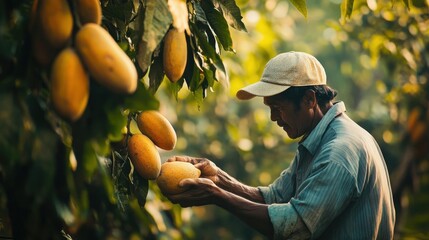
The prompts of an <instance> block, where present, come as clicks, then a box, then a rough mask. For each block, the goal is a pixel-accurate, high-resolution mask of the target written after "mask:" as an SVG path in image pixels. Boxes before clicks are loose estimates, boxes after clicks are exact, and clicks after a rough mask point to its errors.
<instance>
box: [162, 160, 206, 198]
mask: <svg viewBox="0 0 429 240" xmlns="http://www.w3.org/2000/svg"><path fill="white" fill-rule="evenodd" d="M200 175H201V171H200V170H199V169H198V168H196V167H194V165H192V164H191V163H188V162H178V161H176V162H165V163H163V164H162V165H161V172H160V174H159V176H158V178H157V179H156V183H157V185H158V187H159V189H161V191H162V192H163V193H164V194H178V193H181V192H183V191H185V190H186V188H184V187H180V186H179V183H180V181H182V180H183V179H185V178H199V177H200Z"/></svg>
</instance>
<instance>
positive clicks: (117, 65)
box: [75, 23, 138, 94]
mask: <svg viewBox="0 0 429 240" xmlns="http://www.w3.org/2000/svg"><path fill="white" fill-rule="evenodd" d="M75 45H76V50H77V51H78V53H79V55H80V57H81V59H82V61H83V62H84V63H85V65H86V67H87V69H88V71H89V73H90V75H91V76H92V77H93V78H94V79H95V80H96V81H97V82H98V83H99V84H101V85H102V86H104V87H106V88H108V89H110V90H111V91H112V92H115V93H121V94H131V93H133V92H135V90H136V89H137V81H138V77H137V70H136V68H135V66H134V64H133V62H132V61H131V59H130V58H129V57H128V56H127V54H126V53H125V52H124V51H123V50H122V49H121V48H120V47H119V45H118V44H117V43H116V42H115V40H114V39H113V38H112V36H111V35H110V34H109V32H107V31H106V30H105V29H104V28H102V27H101V26H100V25H98V24H95V23H87V24H85V25H83V26H82V28H81V29H80V30H79V31H78V32H77V34H76V38H75Z"/></svg>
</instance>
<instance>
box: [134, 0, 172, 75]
mask: <svg viewBox="0 0 429 240" xmlns="http://www.w3.org/2000/svg"><path fill="white" fill-rule="evenodd" d="M172 21H173V20H172V17H171V14H170V12H169V11H168V6H167V1H145V7H144V8H143V7H142V6H141V7H140V9H139V11H138V17H137V22H136V24H137V29H138V30H137V31H138V32H139V33H140V34H139V36H140V39H139V40H138V41H137V42H138V46H137V57H136V58H137V62H138V64H139V66H140V68H141V70H142V71H143V72H146V71H147V69H148V68H149V66H150V65H151V63H152V53H153V51H154V50H155V49H156V48H157V47H158V45H159V43H160V42H161V41H162V39H163V38H164V35H165V33H166V32H167V31H168V29H169V27H170V24H171V23H172ZM140 24H141V25H140Z"/></svg>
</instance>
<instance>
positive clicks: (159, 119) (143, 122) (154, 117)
mask: <svg viewBox="0 0 429 240" xmlns="http://www.w3.org/2000/svg"><path fill="white" fill-rule="evenodd" d="M136 122H137V126H138V128H139V130H140V131H141V132H142V133H143V134H145V135H146V136H148V137H149V138H150V139H151V140H152V141H153V142H154V143H155V145H156V146H158V147H159V148H162V149H164V150H173V149H174V147H175V146H176V142H177V135H176V131H175V130H174V128H173V126H172V125H171V123H170V122H169V121H168V119H167V118H166V117H164V116H163V115H162V114H161V113H160V112H158V111H156V110H149V111H143V112H141V113H139V115H138V116H137V119H136Z"/></svg>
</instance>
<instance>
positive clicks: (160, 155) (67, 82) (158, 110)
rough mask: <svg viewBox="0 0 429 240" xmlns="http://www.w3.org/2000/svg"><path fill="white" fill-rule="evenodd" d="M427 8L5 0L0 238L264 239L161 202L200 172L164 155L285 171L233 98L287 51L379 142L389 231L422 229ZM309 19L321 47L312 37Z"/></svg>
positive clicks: (300, 1)
mask: <svg viewBox="0 0 429 240" xmlns="http://www.w3.org/2000/svg"><path fill="white" fill-rule="evenodd" d="M307 4H308V5H307ZM392 5H394V6H395V10H393V9H392ZM285 6H286V7H285ZM278 9H280V10H278ZM256 12H257V13H256ZM322 13H323V14H322ZM322 15H323V16H324V18H323V19H324V20H323V21H319V22H318V23H317V24H316V23H314V24H311V23H310V22H311V21H317V19H318V18H319V17H321V16H322ZM252 16H253V18H252ZM255 16H258V17H255ZM332 16H334V17H332ZM428 16H429V7H428V1H424V0H413V1H408V0H404V1H400V0H396V1H384V0H379V1H375V0H374V1H369V0H368V1H353V0H342V1H341V0H340V1H330V0H326V1H325V0H323V1H320V3H319V2H318V3H310V2H307V1H305V0H295V1H292V0H290V1H286V0H270V1H258V0H237V1H235V0H186V1H185V0H101V1H100V0H15V1H2V2H1V3H0V238H2V237H6V238H10V239H201V236H202V235H205V236H206V239H212V238H210V236H213V237H214V236H216V238H219V237H224V238H225V239H228V238H234V237H237V234H242V235H240V236H241V237H243V238H246V239H261V236H260V235H259V234H258V233H255V232H253V230H249V229H247V228H246V227H245V226H244V225H237V227H234V228H235V229H230V230H229V231H230V232H228V231H226V230H225V229H224V228H225V226H226V225H227V224H228V223H229V222H231V219H228V218H227V217H225V216H224V215H222V213H214V212H215V211H213V210H211V209H208V210H207V209H201V208H197V209H195V212H192V211H191V210H189V209H188V210H185V211H184V210H183V209H181V208H180V206H178V205H175V204H172V203H170V202H169V201H168V200H167V199H166V198H165V197H164V196H163V194H162V192H175V191H177V192H180V191H182V190H183V189H180V187H179V186H178V182H179V181H180V179H183V178H198V177H199V176H200V172H199V170H198V169H196V168H194V167H193V166H192V165H186V164H177V163H174V164H173V163H168V162H165V161H166V158H167V157H168V156H169V155H172V154H197V155H200V156H201V157H210V158H211V159H214V160H218V162H217V164H218V165H219V166H222V167H225V168H227V169H229V170H231V171H232V172H235V174H236V175H237V176H239V177H241V180H243V181H245V182H247V183H248V184H255V185H260V184H265V183H267V181H268V180H273V179H274V178H275V176H276V175H278V174H279V171H280V169H279V167H278V166H277V167H275V165H274V163H271V162H270V161H269V160H265V159H269V158H270V155H268V153H265V152H270V151H271V154H272V153H273V151H274V153H277V152H276V151H280V150H273V149H275V146H277V144H280V143H284V142H285V143H287V144H290V145H293V144H296V142H294V141H291V140H290V139H286V138H285V136H284V135H283V136H282V135H280V134H279V133H278V132H274V133H273V134H272V135H268V134H267V132H269V131H272V127H270V125H268V123H267V122H268V120H267V119H265V118H264V117H261V115H260V114H261V110H260V109H261V108H260V106H252V105H250V104H243V103H235V102H233V100H231V99H233V98H234V97H233V96H234V91H236V90H237V89H238V88H239V87H240V86H243V85H244V83H250V82H254V81H257V80H258V78H259V76H260V74H261V71H262V68H263V66H264V64H265V62H266V61H267V60H268V59H269V58H270V57H272V56H274V55H275V54H276V53H277V52H280V51H285V49H288V50H294V49H296V48H302V49H304V50H310V49H312V51H315V52H316V53H318V55H320V56H321V59H322V60H326V61H325V62H326V65H327V66H326V68H327V71H328V72H330V70H331V72H332V75H333V77H332V78H338V79H341V80H344V81H340V80H338V82H335V80H333V81H334V82H333V85H334V86H335V87H336V88H338V89H340V90H341V92H342V93H343V94H344V95H343V96H342V97H343V98H344V99H345V101H346V102H347V101H348V102H349V103H350V104H349V105H352V107H351V109H353V110H356V112H358V113H362V114H361V115H359V114H357V115H358V116H362V118H361V124H363V125H364V126H365V128H367V129H368V131H370V132H371V133H372V134H373V135H374V136H375V138H377V139H378V140H380V141H381V142H383V143H384V144H381V147H382V148H383V149H382V150H383V151H384V152H385V155H386V156H387V157H386V158H388V159H389V160H387V161H388V162H387V164H388V167H389V171H390V173H391V181H392V189H393V191H394V197H395V200H396V202H395V204H397V206H396V209H397V214H398V219H399V220H400V221H398V222H399V223H398V224H399V225H398V236H407V234H408V236H417V237H419V236H422V235H423V236H426V237H427V236H428V235H425V234H429V233H428V232H427V231H426V232H425V233H424V232H423V233H422V229H424V227H425V226H426V225H425V223H427V221H429V209H428V208H427V206H426V207H423V208H422V206H423V205H424V204H423V200H422V199H426V198H427V196H428V194H429V193H428V192H427V191H426V192H425V191H422V190H421V189H423V188H425V187H427V186H429V182H428V181H427V179H428V178H427V176H429V167H428V164H427V163H428V159H429V151H428V149H429V137H428V136H429V134H428V133H429V125H428V124H429V120H428V119H429V106H428V102H429V100H428V99H429V98H428V92H429V87H428V86H429V85H428V80H429V54H428V52H429V41H428V39H429V28H428V26H429V18H428ZM252 19H257V20H252ZM326 19H328V20H326ZM245 23H246V24H245ZM312 27H313V28H312ZM319 27H320V28H322V27H323V28H324V29H325V31H324V32H323V33H324V34H326V36H325V35H324V37H325V38H326V39H328V40H326V41H325V43H321V40H320V39H311V37H308V36H307V35H309V34H310V32H312V31H314V32H317V31H318V30H317V28H319ZM326 29H329V31H326ZM309 39H310V40H309ZM326 42H328V43H326ZM290 48H293V49H290ZM340 74H341V75H342V76H339V75H340ZM362 79H370V80H368V81H367V82H364V80H362ZM329 81H331V80H329ZM360 81H361V82H360ZM368 89H375V90H374V91H369V90H368ZM228 91H231V92H232V93H230V94H229V95H228V97H227V99H225V95H227V94H228V93H224V92H228ZM375 102H377V103H375ZM362 106H364V107H362ZM365 106H369V107H367V108H365ZM380 106H382V107H381V108H382V109H383V111H382V112H383V113H385V115H384V116H382V117H379V118H377V116H375V115H373V114H372V113H373V112H371V111H372V110H373V109H375V108H377V107H380ZM210 109H211V110H210ZM171 113H173V114H171ZM258 114H259V115H258ZM263 114H264V113H262V115H263ZM265 114H266V113H265ZM251 123H254V124H255V125H256V127H255V129H254V132H252V131H249V130H243V129H244V128H245V127H246V126H247V127H249V128H250V127H252V125H251ZM258 134H260V135H261V136H262V137H258ZM249 139H252V140H251V141H250V142H249ZM231 146H232V147H231ZM291 149H293V147H291V148H290V149H286V150H287V151H288V152H287V153H279V156H280V155H281V154H284V155H281V156H285V157H290V154H291V153H290V152H291ZM250 153H252V154H250ZM222 159H225V160H222ZM226 159H231V160H226ZM255 166H257V167H255ZM284 167H286V166H284ZM255 176H257V177H255ZM267 179H268V180H267ZM410 202H411V203H412V204H410ZM414 204H415V205H414ZM413 206H418V207H420V208H418V207H413ZM420 209H422V211H420V212H419V210H420ZM207 212H209V214H207ZM204 214H206V215H207V216H208V217H207V216H206V218H203V217H202V218H201V219H200V220H195V221H194V222H197V223H192V220H189V219H190V217H189V216H188V215H192V216H193V217H195V218H196V219H198V216H200V217H201V216H202V215H204ZM216 214H219V215H216ZM408 214H409V215H408ZM419 214H420V215H419ZM213 216H217V218H216V219H217V220H216V219H214V217H213ZM401 217H402V218H401ZM217 222H223V223H225V224H223V225H224V227H223V228H222V227H219V226H214V225H216V223H217ZM203 223H207V224H209V225H210V224H211V225H213V227H212V228H207V229H205V227H204V225H203ZM198 224H201V225H198ZM234 224H239V223H234ZM231 228H233V227H231ZM243 229H244V230H243ZM211 231H212V232H211ZM237 232H240V233H237ZM244 232H245V233H244ZM419 232H420V233H422V234H419ZM207 236H208V237H207ZM417 239H418V238H417Z"/></svg>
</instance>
